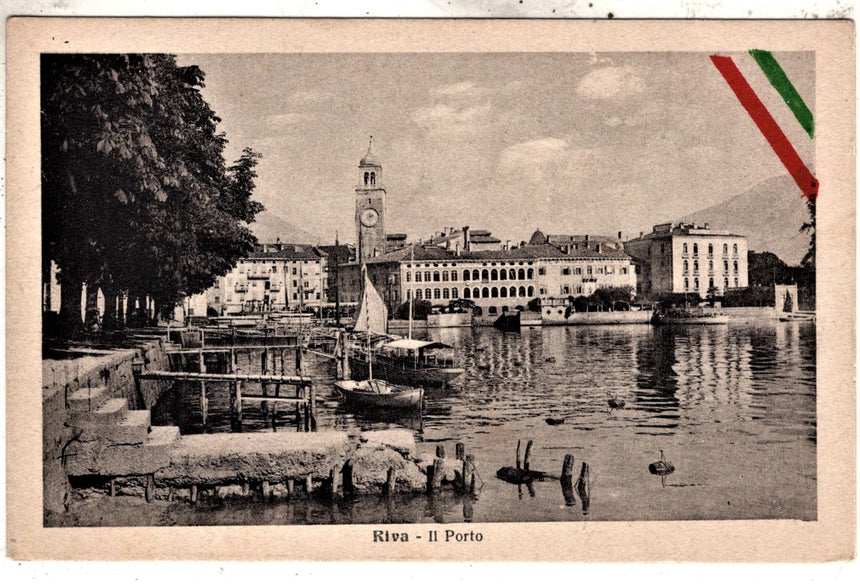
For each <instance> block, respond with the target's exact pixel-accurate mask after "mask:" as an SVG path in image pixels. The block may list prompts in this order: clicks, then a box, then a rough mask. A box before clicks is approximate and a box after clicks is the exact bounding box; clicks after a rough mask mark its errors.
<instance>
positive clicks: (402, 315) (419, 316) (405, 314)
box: [394, 300, 433, 320]
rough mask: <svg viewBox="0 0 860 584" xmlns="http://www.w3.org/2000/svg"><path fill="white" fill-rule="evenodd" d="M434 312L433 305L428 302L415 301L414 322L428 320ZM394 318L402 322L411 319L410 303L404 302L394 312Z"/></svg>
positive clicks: (413, 305)
mask: <svg viewBox="0 0 860 584" xmlns="http://www.w3.org/2000/svg"><path fill="white" fill-rule="evenodd" d="M432 310H433V305H432V304H431V303H430V302H428V301H427V300H415V301H414V302H413V303H412V318H413V319H414V320H427V315H428V314H430V312H432ZM394 318H397V319H400V320H408V319H409V303H408V302H404V303H403V304H401V305H400V306H398V307H397V310H396V311H395V312H394Z"/></svg>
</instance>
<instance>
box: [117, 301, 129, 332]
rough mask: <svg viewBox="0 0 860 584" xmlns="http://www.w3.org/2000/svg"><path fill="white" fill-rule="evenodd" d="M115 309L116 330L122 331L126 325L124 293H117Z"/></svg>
mask: <svg viewBox="0 0 860 584" xmlns="http://www.w3.org/2000/svg"><path fill="white" fill-rule="evenodd" d="M116 297H117V309H116V325H117V328H118V329H120V330H122V329H124V328H125V325H126V314H127V312H126V308H125V303H126V301H127V295H126V294H125V292H119V293H118V294H117V295H116Z"/></svg>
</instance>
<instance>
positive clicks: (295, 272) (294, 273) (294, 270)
mask: <svg viewBox="0 0 860 584" xmlns="http://www.w3.org/2000/svg"><path fill="white" fill-rule="evenodd" d="M297 273H298V272H297V271H296V267H295V266H293V276H295V275H296V274H297Z"/></svg>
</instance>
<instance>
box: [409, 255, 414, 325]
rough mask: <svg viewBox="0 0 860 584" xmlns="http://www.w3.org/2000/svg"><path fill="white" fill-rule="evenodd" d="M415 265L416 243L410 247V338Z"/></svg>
mask: <svg viewBox="0 0 860 584" xmlns="http://www.w3.org/2000/svg"><path fill="white" fill-rule="evenodd" d="M414 265H415V243H412V244H411V245H410V248H409V272H411V273H410V275H409V338H410V339H411V338H412V298H413V296H415V280H414V278H415V270H413V269H412V267H413V266H414Z"/></svg>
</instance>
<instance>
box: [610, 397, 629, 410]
mask: <svg viewBox="0 0 860 584" xmlns="http://www.w3.org/2000/svg"><path fill="white" fill-rule="evenodd" d="M626 405H627V402H626V401H624V400H623V399H621V398H619V397H618V396H617V395H611V396H609V407H610V408H611V409H613V410H614V409H615V408H623V407H624V406H626Z"/></svg>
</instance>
